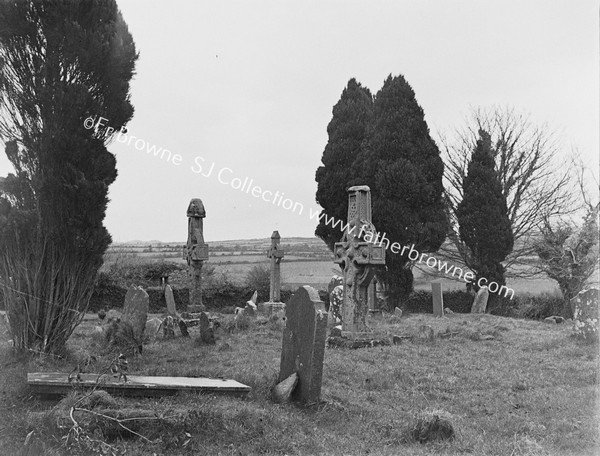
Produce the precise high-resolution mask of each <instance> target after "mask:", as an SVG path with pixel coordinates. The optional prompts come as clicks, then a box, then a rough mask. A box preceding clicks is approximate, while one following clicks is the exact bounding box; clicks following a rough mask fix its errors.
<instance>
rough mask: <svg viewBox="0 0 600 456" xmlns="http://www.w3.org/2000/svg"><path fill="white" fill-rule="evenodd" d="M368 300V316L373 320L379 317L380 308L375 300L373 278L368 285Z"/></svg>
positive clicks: (375, 287) (374, 281) (375, 283)
mask: <svg viewBox="0 0 600 456" xmlns="http://www.w3.org/2000/svg"><path fill="white" fill-rule="evenodd" d="M368 300H369V315H370V316H371V317H375V318H379V317H381V316H382V315H381V307H380V306H379V300H378V299H377V279H376V278H375V277H373V280H371V284H370V285H369V290H368Z"/></svg>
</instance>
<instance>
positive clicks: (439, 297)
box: [431, 282, 444, 317]
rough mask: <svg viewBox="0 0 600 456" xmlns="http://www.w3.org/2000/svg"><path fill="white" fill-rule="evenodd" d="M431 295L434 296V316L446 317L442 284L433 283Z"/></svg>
mask: <svg viewBox="0 0 600 456" xmlns="http://www.w3.org/2000/svg"><path fill="white" fill-rule="evenodd" d="M431 295H432V296H433V315H434V316H436V317H443V316H444V295H443V293H442V283H441V282H431Z"/></svg>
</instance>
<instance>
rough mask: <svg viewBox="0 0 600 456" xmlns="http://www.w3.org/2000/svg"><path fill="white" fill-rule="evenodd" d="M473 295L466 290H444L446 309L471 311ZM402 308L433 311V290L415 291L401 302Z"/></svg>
mask: <svg viewBox="0 0 600 456" xmlns="http://www.w3.org/2000/svg"><path fill="white" fill-rule="evenodd" d="M473 299H474V297H473V295H472V294H471V293H468V292H466V291H464V290H452V291H445V292H444V309H446V308H448V309H450V310H451V311H452V312H455V313H469V312H471V305H472V304H473ZM401 308H402V309H403V310H406V311H408V312H411V313H433V297H432V295H431V291H426V290H418V291H413V292H412V293H411V294H410V296H408V298H407V299H406V300H404V301H403V302H402V303H401Z"/></svg>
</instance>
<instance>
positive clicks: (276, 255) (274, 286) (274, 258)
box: [267, 231, 284, 302]
mask: <svg viewBox="0 0 600 456" xmlns="http://www.w3.org/2000/svg"><path fill="white" fill-rule="evenodd" d="M280 240H281V236H279V231H273V234H272V235H271V248H270V249H269V250H268V252H267V257H268V258H270V259H271V287H270V290H269V302H279V301H281V294H280V290H281V266H280V263H281V260H282V258H283V256H284V252H283V249H282V248H281V247H279V241H280Z"/></svg>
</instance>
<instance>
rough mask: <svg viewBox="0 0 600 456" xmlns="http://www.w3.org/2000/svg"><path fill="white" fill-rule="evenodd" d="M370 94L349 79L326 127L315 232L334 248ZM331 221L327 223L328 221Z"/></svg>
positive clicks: (370, 105)
mask: <svg viewBox="0 0 600 456" xmlns="http://www.w3.org/2000/svg"><path fill="white" fill-rule="evenodd" d="M372 109H373V97H372V95H371V92H370V91H369V89H367V88H366V87H363V86H361V85H360V83H358V82H356V80H355V79H354V78H353V79H350V81H348V86H347V87H346V88H345V89H344V91H343V92H342V96H341V98H340V100H339V101H338V102H337V104H336V105H335V106H334V107H333V118H332V119H331V122H329V125H328V126H327V133H328V134H329V141H328V142H327V145H326V146H325V151H324V152H323V157H322V158H321V161H322V163H323V166H320V167H319V168H318V169H317V173H316V178H315V180H316V181H317V202H318V203H319V204H320V205H321V207H322V208H323V210H322V211H321V214H320V219H319V224H318V226H317V228H316V230H315V234H316V235H317V236H318V237H320V238H321V239H323V241H325V243H326V244H327V246H328V247H329V248H330V249H331V250H332V251H333V244H335V243H336V242H338V241H339V240H340V239H341V237H342V235H343V233H342V231H341V229H340V228H341V226H340V224H339V223H338V224H337V225H335V226H334V224H335V223H336V222H338V221H339V222H340V223H341V222H345V220H346V216H347V210H348V195H347V193H346V189H347V188H348V187H349V183H350V182H351V181H352V173H351V169H352V164H353V163H354V160H355V159H356V156H357V155H358V153H359V152H360V147H361V144H362V141H363V139H364V137H365V130H366V127H367V125H368V123H369V120H370V118H371V112H372ZM327 221H330V223H327Z"/></svg>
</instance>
